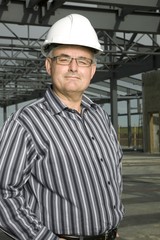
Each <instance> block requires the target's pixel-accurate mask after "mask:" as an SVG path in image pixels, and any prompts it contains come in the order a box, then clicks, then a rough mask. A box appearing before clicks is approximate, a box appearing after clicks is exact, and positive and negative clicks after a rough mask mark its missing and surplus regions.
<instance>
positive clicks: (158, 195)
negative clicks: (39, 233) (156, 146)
mask: <svg viewBox="0 0 160 240" xmlns="http://www.w3.org/2000/svg"><path fill="white" fill-rule="evenodd" d="M123 179H124V191H123V203H124V205H125V209H126V215H125V218H124V220H123V222H122V223H121V225H120V227H119V235H120V238H119V240H160V155H150V154H144V153H137V152H131V153H125V152H124V158H123ZM0 240H10V238H8V237H7V236H5V235H4V234H3V233H2V232H0ZM28 240H29V239H28ZM117 240H118V239H117Z"/></svg>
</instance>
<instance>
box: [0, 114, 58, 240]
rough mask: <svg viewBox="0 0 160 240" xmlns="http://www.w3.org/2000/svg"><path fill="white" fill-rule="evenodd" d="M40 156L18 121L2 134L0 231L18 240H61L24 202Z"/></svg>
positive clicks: (11, 120) (8, 125)
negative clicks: (0, 229) (34, 165)
mask: <svg viewBox="0 0 160 240" xmlns="http://www.w3.org/2000/svg"><path fill="white" fill-rule="evenodd" d="M36 157H37V153H36V150H35V147H34V143H33V140H32V138H31V137H30V135H29V134H28V132H27V131H26V130H25V129H24V128H23V126H21V124H20V123H19V122H18V121H17V120H14V119H11V118H10V119H8V121H6V123H5V124H4V126H3V128H2V129H1V131H0V227H1V228H2V229H4V230H5V231H7V232H9V233H10V234H11V235H13V236H15V239H17V240H29V239H30V240H42V239H43V240H53V239H58V237H57V236H56V235H55V234H54V233H53V232H51V231H50V230H49V229H47V227H46V226H44V225H43V224H42V223H41V222H40V220H39V219H38V217H37V216H36V215H35V213H33V212H31V210H30V208H29V207H28V205H27V202H26V199H25V198H24V187H25V183H26V182H27V181H28V179H29V177H30V173H31V170H32V166H33V163H34V161H36Z"/></svg>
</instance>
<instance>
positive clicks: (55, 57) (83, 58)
mask: <svg viewBox="0 0 160 240" xmlns="http://www.w3.org/2000/svg"><path fill="white" fill-rule="evenodd" d="M60 57H64V58H66V59H67V60H69V62H68V63H64V64H63V63H62V62H61V63H60V62H58V61H57V60H58V59H59V58H60ZM49 58H51V59H52V60H53V61H56V63H57V64H59V65H62V66H69V65H70V64H71V62H72V61H73V60H75V61H76V63H77V66H78V67H90V66H91V65H92V64H94V63H95V59H90V58H86V57H78V58H73V57H71V56H69V55H63V54H62V55H58V56H49ZM80 60H87V61H89V62H88V65H81V64H79V61H80Z"/></svg>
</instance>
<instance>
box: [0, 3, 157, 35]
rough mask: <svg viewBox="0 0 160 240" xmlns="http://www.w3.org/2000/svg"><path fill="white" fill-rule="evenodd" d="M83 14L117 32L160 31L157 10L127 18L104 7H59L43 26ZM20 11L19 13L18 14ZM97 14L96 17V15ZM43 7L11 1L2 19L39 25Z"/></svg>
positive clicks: (93, 21)
mask: <svg viewBox="0 0 160 240" xmlns="http://www.w3.org/2000/svg"><path fill="white" fill-rule="evenodd" d="M73 10H74V12H75V13H79V14H82V15H84V16H86V17H88V18H89V19H90V21H91V22H92V24H93V26H94V27H95V28H96V29H101V30H106V31H114V32H115V31H117V32H137V33H138V32H140V33H159V31H160V14H159V13H155V12H153V13H152V12H149V13H147V12H146V13H143V12H141V13H140V12H137V13H132V14H128V15H127V16H126V17H125V19H123V20H122V19H121V18H119V17H118V10H109V11H107V10H106V9H103V8H101V9H100V8H96V9H87V11H86V9H85V8H77V7H69V8H59V9H57V10H56V12H55V14H54V15H50V16H49V17H48V19H45V21H44V22H42V23H41V26H50V25H52V24H53V23H54V22H55V21H57V20H58V19H60V18H62V17H64V16H66V15H68V14H71V13H73ZM17 12H18V14H17ZM95 14H96V17H95ZM40 15H41V9H40V8H39V9H37V10H34V9H32V10H30V11H28V10H27V9H26V8H25V6H24V4H22V3H21V2H19V3H17V2H12V1H11V2H10V4H9V5H8V11H1V10H0V21H1V22H6V23H7V22H8V23H9V22H10V23H18V24H33V25H39V17H40Z"/></svg>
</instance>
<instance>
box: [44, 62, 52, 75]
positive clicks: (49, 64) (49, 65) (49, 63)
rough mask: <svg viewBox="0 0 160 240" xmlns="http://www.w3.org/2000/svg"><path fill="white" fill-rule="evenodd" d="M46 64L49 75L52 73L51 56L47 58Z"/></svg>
mask: <svg viewBox="0 0 160 240" xmlns="http://www.w3.org/2000/svg"><path fill="white" fill-rule="evenodd" d="M45 66H46V71H47V73H48V75H51V59H50V58H46V60H45Z"/></svg>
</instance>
